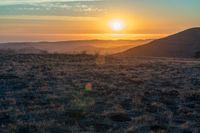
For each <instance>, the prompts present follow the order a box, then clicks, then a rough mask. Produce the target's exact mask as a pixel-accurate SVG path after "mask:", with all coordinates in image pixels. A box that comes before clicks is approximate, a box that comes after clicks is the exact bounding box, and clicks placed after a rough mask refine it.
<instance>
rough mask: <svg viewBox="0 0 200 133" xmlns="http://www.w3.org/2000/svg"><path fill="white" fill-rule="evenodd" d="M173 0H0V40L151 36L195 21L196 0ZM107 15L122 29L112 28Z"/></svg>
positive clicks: (188, 25) (165, 32)
mask: <svg viewBox="0 0 200 133" xmlns="http://www.w3.org/2000/svg"><path fill="white" fill-rule="evenodd" d="M177 1H178V0H177ZM177 1H174V0H173V1H172V0H168V2H166V1H165V2H164V1H162V2H161V1H159V0H152V2H151V3H149V1H147V0H144V1H139V0H134V1H133V0H107V1H105V0H90V1H86V0H79V1H77V0H51V1H50V0H43V1H39V0H38V1H37V0H35V1H33V0H29V1H27V0H26V1H25V0H7V1H0V36H1V38H0V41H1V42H7V41H59V40H88V39H104V40H116V39H126V40H135V39H152V38H153V39H155V38H160V37H164V36H167V35H169V34H172V33H175V32H178V31H181V30H184V29H186V28H191V27H196V26H199V24H200V18H199V16H198V15H197V11H199V10H200V8H198V5H197V4H200V2H199V1H197V0H191V1H190V2H189V3H188V1H186V0H182V2H183V3H181V4H182V5H180V3H179V2H177ZM112 19H120V20H122V21H123V22H124V26H123V29H122V30H120V31H114V30H113V29H112V28H111V26H109V22H110V20H112Z"/></svg>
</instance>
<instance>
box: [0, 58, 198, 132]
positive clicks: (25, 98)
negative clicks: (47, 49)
mask: <svg viewBox="0 0 200 133" xmlns="http://www.w3.org/2000/svg"><path fill="white" fill-rule="evenodd" d="M0 60H1V61H0V132H1V133H90V132H91V133H95V132H98V133H107V132H108V133H200V61H198V60H195V59H174V58H139V57H138V58H136V57H135V58H121V59H120V58H112V57H98V56H89V55H56V54H55V55H0Z"/></svg>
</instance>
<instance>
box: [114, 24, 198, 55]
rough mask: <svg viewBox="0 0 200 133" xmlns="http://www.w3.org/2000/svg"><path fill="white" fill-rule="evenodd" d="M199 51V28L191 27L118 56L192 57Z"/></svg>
mask: <svg viewBox="0 0 200 133" xmlns="http://www.w3.org/2000/svg"><path fill="white" fill-rule="evenodd" d="M199 52H200V28H191V29H188V30H185V31H182V32H179V33H177V34H174V35H171V36H168V37H166V38H161V39H158V40H155V41H152V42H150V43H147V44H145V45H142V46H138V47H135V48H131V49H129V50H127V51H125V52H122V53H120V54H117V55H118V56H153V57H194V56H196V54H197V53H199Z"/></svg>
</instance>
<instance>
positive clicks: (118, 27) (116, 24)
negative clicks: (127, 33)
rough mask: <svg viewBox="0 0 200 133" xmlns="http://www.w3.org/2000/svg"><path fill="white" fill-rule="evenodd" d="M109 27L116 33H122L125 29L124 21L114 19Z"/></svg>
mask: <svg viewBox="0 0 200 133" xmlns="http://www.w3.org/2000/svg"><path fill="white" fill-rule="evenodd" d="M109 27H110V28H111V29H112V30H113V31H116V32H118V31H122V30H123V29H124V27H125V25H124V21H123V20H121V19H112V20H110V21H109Z"/></svg>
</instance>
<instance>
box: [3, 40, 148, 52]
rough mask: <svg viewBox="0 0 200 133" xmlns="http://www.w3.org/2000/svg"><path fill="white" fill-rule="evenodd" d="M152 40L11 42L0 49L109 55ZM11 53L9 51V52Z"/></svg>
mask: <svg viewBox="0 0 200 133" xmlns="http://www.w3.org/2000/svg"><path fill="white" fill-rule="evenodd" d="M150 41H152V40H151V39H147V40H81V41H62V42H12V43H0V50H2V51H4V52H6V51H9V50H10V51H12V53H19V54H28V53H29V54H39V53H40V54H41V53H61V54H63V53H65V54H77V53H82V52H85V53H88V54H97V53H98V54H103V55H108V54H109V55H110V54H115V53H119V52H123V51H125V50H128V49H129V48H133V47H136V46H140V45H143V44H146V43H148V42H150ZM9 53H11V52H9Z"/></svg>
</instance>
